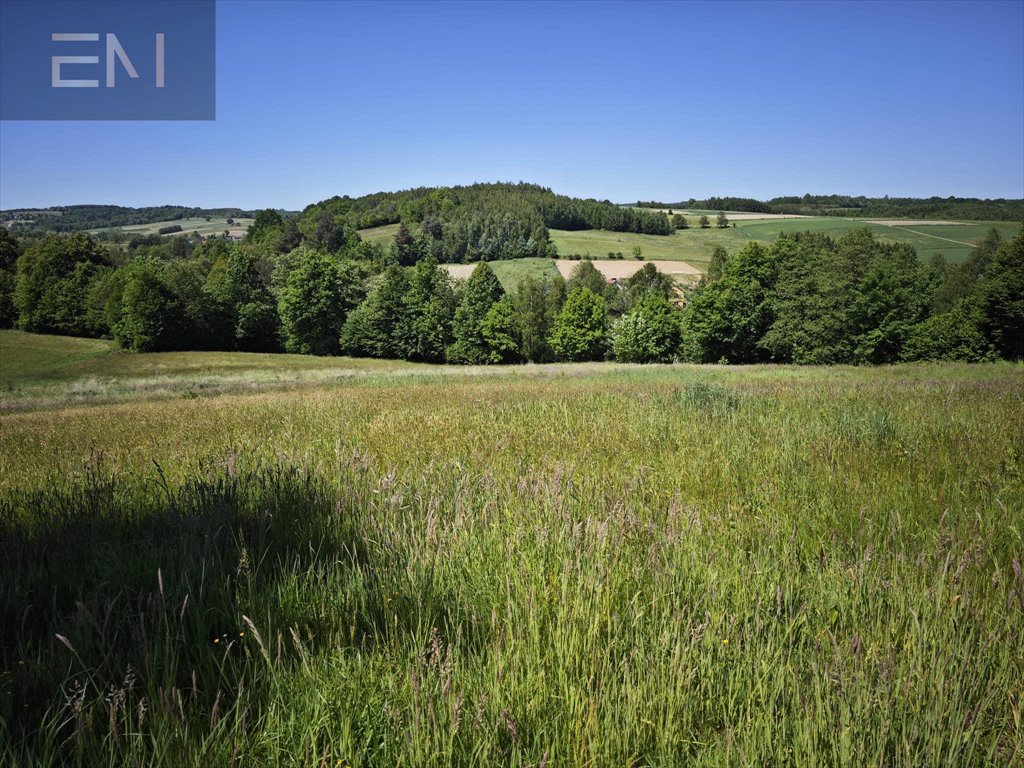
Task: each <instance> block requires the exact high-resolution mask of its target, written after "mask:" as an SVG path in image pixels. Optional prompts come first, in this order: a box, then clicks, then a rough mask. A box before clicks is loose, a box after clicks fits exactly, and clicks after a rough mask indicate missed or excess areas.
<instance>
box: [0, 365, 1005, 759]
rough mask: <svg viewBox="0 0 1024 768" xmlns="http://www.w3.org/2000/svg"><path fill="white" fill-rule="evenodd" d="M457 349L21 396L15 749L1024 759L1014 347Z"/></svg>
mask: <svg viewBox="0 0 1024 768" xmlns="http://www.w3.org/2000/svg"><path fill="white" fill-rule="evenodd" d="M44 356H45V355H44ZM132 357H134V358H135V359H140V358H141V359H145V357H146V356H143V355H136V356H132ZM219 359H220V358H219V357H207V356H206V355H205V354H204V353H191V360H192V364H194V365H196V366H199V367H200V368H202V366H203V365H204V364H205V363H204V361H206V360H219ZM248 359H250V358H245V359H244V360H243V359H241V358H239V363H238V365H239V366H241V368H239V369H238V370H241V369H242V368H244V366H245V365H246V363H245V360H248ZM260 364H262V361H261V360H256V359H253V365H254V367H255V368H258V367H259V365H260ZM176 365H177V366H179V368H180V367H185V368H188V367H189V365H190V364H189V363H187V362H186V361H185V360H181V361H179V362H178V363H177V364H176ZM39 370H40V371H41V373H40V374H39V375H40V376H47V375H48V373H47V371H48V370H49V369H47V368H45V367H41V368H40V369H39ZM238 370H235V371H233V372H231V371H228V372H220V373H211V374H210V375H211V376H214V377H216V376H231V375H234V373H237V372H238ZM416 370H417V371H421V369H416ZM440 370H441V369H431V370H423V371H422V373H419V372H418V373H417V374H416V375H409V376H404V377H403V376H396V375H394V372H393V371H381V372H376V373H374V372H370V373H368V374H367V375H365V376H361V377H353V378H349V379H344V380H338V381H332V382H322V383H320V384H319V385H316V386H309V387H304V388H284V389H278V390H273V391H261V392H235V393H230V394H222V395H213V396H209V397H199V398H172V399H166V398H165V399H159V400H151V399H148V398H145V397H140V398H138V399H136V400H133V401H131V402H121V403H108V404H102V403H91V404H88V405H86V406H84V407H80V406H75V407H68V406H67V405H66V404H62V403H54V404H52V405H50V406H46V407H39V408H38V409H37V410H34V411H26V412H18V413H10V412H8V413H0V548H2V551H3V557H0V619H2V620H0V637H2V641H0V763H3V764H10V765H19V766H32V765H164V766H178V765H188V766H206V765H231V764H235V765H316V766H319V765H326V766H337V765H351V766H368V765H374V766H376V765H395V766H412V765H424V766H426V765H467V766H468V765H474V766H477V765H503V766H506V765H512V766H526V765H533V766H537V765H540V764H545V765H549V766H562V765H594V766H622V765H633V766H640V765H651V766H654V765H659V766H660V765H666V766H667V765H687V766H724V765H772V766H808V765H819V766H820V765H888V766H894V767H895V766H919V765H972V766H974V765H979V766H989V765H991V766H1005V765H1019V764H1020V763H1021V760H1022V759H1024V747H1022V744H1024V730H1022V719H1021V716H1022V713H1024V691H1022V689H1021V686H1020V681H1021V679H1022V675H1024V656H1022V654H1021V652H1020V651H1021V639H1020V623H1021V618H1022V614H1024V575H1021V574H1020V573H1019V562H1018V561H1019V560H1020V559H1021V558H1022V557H1024V538H1022V532H1024V452H1022V450H1021V445H1022V436H1024V400H1022V398H1021V392H1022V391H1024V368H1022V367H1021V366H1019V365H1011V364H999V365H984V366H966V365H953V364H948V365H937V364H936V365H913V366H890V367H883V368H864V369H853V368H789V367H769V366H764V367H745V368H723V367H716V366H710V367H697V366H683V365H680V366H662V367H657V366H650V367H640V366H633V367H629V366H608V365H602V364H593V365H577V366H554V367H550V368H546V367H538V366H529V367H527V366H524V367H519V368H506V369H501V370H495V371H490V372H487V373H483V374H481V373H480V372H479V371H471V370H466V371H461V372H454V371H450V370H449V371H448V373H445V374H444V375H441V373H440ZM258 372H259V371H258V370H254V373H258ZM527 374H529V375H527ZM26 378H28V374H26ZM30 383H31V382H30ZM35 383H36V384H40V385H41V384H45V383H47V382H46V381H38V382H35ZM73 383H74V382H62V383H61V385H63V386H70V385H71V384H73ZM1015 562H1017V563H1018V564H1017V565H1015ZM1015 568H1017V569H1018V571H1017V572H1015V570H1014V569H1015Z"/></svg>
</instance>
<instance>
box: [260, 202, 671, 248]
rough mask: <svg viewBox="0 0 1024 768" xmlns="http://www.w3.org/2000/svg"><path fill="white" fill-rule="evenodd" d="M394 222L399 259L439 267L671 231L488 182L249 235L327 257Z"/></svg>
mask: <svg viewBox="0 0 1024 768" xmlns="http://www.w3.org/2000/svg"><path fill="white" fill-rule="evenodd" d="M399 223H400V224H402V225H403V226H404V229H403V230H401V231H400V233H401V240H402V243H403V244H402V245H401V246H400V247H399V251H400V253H399V260H400V261H402V262H405V261H408V262H409V263H414V262H415V260H416V259H417V258H420V257H421V256H426V255H429V256H432V257H434V258H436V259H437V260H438V261H440V262H443V263H444V262H448V263H451V262H473V261H495V260H498V259H513V258H524V257H543V256H551V255H553V254H554V249H553V248H552V246H551V243H550V239H549V237H548V229H549V228H551V229H560V230H569V231H573V230H584V229H603V230H610V231H613V232H634V233H640V234H647V235H662V236H667V235H671V234H672V233H673V232H674V228H673V226H672V223H671V222H670V221H669V218H668V216H666V215H665V214H663V213H661V212H660V211H659V212H654V211H642V210H638V209H636V208H624V207H622V206H618V205H615V204H614V203H611V202H609V201H608V200H589V199H588V200H583V199H580V198H575V197H567V196H565V195H556V194H555V193H554V192H552V191H551V190H550V189H547V188H546V187H541V186H538V185H536V184H524V183H518V184H511V183H496V184H471V185H469V186H465V187H420V188H418V189H407V190H402V191H399V192H378V193H376V194H372V195H364V196H363V197H356V198H352V197H347V196H346V197H332V198H330V199H328V200H322V201H320V202H319V203H314V204H312V205H309V206H307V207H306V208H305V210H303V211H302V213H300V214H299V215H298V216H296V217H293V218H292V219H290V220H288V221H287V222H284V221H283V220H281V219H280V218H279V217H277V218H276V220H275V217H273V216H265V215H263V214H260V215H258V216H257V219H256V223H255V224H254V226H253V228H252V229H250V236H251V237H253V238H254V239H257V240H267V239H269V240H272V241H273V242H274V243H276V244H278V245H275V246H273V247H275V248H276V249H277V250H281V249H282V248H283V247H288V246H292V245H294V244H297V243H298V242H300V241H308V242H311V243H313V244H314V245H317V246H318V247H320V248H323V249H326V250H328V251H334V250H337V248H338V247H339V245H340V244H341V243H342V242H343V241H345V240H346V239H347V238H348V237H350V236H351V234H352V233H354V232H356V231H357V230H362V229H368V228H371V227H380V226H384V225H387V224H399ZM280 243H284V244H286V245H284V246H281V245H279V244H280ZM396 244H397V242H396Z"/></svg>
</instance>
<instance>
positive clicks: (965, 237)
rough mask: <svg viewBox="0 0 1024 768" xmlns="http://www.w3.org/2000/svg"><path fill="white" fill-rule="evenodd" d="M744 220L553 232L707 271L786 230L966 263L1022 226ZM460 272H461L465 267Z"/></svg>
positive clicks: (581, 246) (370, 235)
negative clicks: (859, 237)
mask: <svg viewBox="0 0 1024 768" xmlns="http://www.w3.org/2000/svg"><path fill="white" fill-rule="evenodd" d="M744 216H746V217H747V218H743V219H742V220H737V221H736V227H731V226H730V227H728V228H726V229H718V228H717V227H714V226H712V227H710V228H708V229H701V228H700V227H691V228H690V229H685V230H677V231H676V232H675V233H674V234H671V235H667V236H659V235H639V234H634V233H631V232H608V231H605V230H580V231H571V232H570V231H566V230H558V229H552V230H550V231H549V233H550V237H551V240H552V242H553V243H554V244H555V246H556V247H557V248H558V253H559V256H561V257H562V258H565V257H566V256H569V255H572V254H576V255H580V256H586V255H589V256H590V257H591V258H593V259H595V260H596V259H603V258H607V256H608V254H609V253H616V254H618V253H622V254H623V256H624V257H626V259H631V258H632V251H633V248H634V247H635V246H640V249H641V251H642V253H643V256H644V258H645V259H646V260H662V261H685V262H686V263H688V264H691V265H692V266H694V267H696V268H697V269H699V270H701V271H702V272H703V271H704V270H705V269H706V268H707V265H708V263H709V262H710V259H711V253H712V251H713V250H714V248H715V246H716V245H721V246H722V247H724V248H725V249H726V250H727V251H728V252H729V253H735V252H736V251H737V250H739V249H740V248H742V247H743V246H744V245H745V244H747V243H748V242H750V241H752V240H756V241H759V242H765V243H767V242H771V241H772V240H774V239H775V238H776V237H777V236H778V235H779V233H780V232H806V231H812V232H824V233H825V234H827V235H829V236H830V237H835V238H838V237H842V236H843V235H845V234H847V233H848V232H851V231H853V230H855V229H860V228H864V227H867V228H868V229H869V230H871V232H872V234H873V235H874V236H875V237H876V238H877V239H879V240H881V241H883V242H903V243H909V244H910V245H912V246H914V249H915V250H916V251H917V253H918V256H920V257H921V258H922V259H924V260H928V259H930V258H931V257H933V256H935V255H937V254H942V255H944V256H945V257H946V258H947V259H948V260H950V261H962V260H964V259H966V258H967V256H968V255H970V251H971V249H972V248H973V247H974V245H975V244H976V243H978V242H979V241H980V240H981V239H982V238H984V237H985V235H986V234H988V232H989V230H990V229H993V228H994V229H996V230H997V231H998V232H999V233H1000V234H1001V235H1002V236H1003V237H1004V238H1012V237H1013V236H1014V235H1016V234H1017V232H1018V231H1019V230H1020V226H1021V225H1020V224H1019V223H1017V222H1007V221H990V222H981V221H980V222H967V223H929V224H924V223H919V222H913V223H911V224H907V223H903V222H900V221H898V220H892V221H890V222H886V223H882V220H874V221H871V222H868V221H864V220H858V219H842V218H834V217H785V216H775V217H767V216H758V217H753V215H752V214H745V215H744ZM691 223H694V224H695V223H696V222H695V221H694V222H691ZM397 229H398V225H397V224H388V225H385V226H383V227H376V228H374V229H368V230H361V231H360V235H361V236H362V237H363V239H366V240H372V241H375V242H379V243H380V244H382V245H385V246H386V245H387V244H389V243H390V242H391V241H392V240H393V239H394V236H395V231H396V230H397ZM495 263H500V262H492V266H493V265H494V264H495ZM455 271H456V273H459V274H461V271H460V269H459V268H456V269H455ZM499 277H501V276H500V275H499Z"/></svg>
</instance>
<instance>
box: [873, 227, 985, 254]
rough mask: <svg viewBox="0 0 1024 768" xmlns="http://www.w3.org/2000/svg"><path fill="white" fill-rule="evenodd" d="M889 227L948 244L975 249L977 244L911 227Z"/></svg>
mask: <svg viewBox="0 0 1024 768" xmlns="http://www.w3.org/2000/svg"><path fill="white" fill-rule="evenodd" d="M887 226H891V227H899V229H902V230H904V231H906V232H913V233H914V234H915V235H924V236H925V237H933V238H935V239H936V240H945V241H946V242H947V243H956V244H957V245H966V246H967V247H968V248H973V247H974V246H975V243H965V242H964V241H963V240H954V239H953V238H951V237H941V236H939V235H933V234H931V233H930V232H922V231H921V230H919V229H911V228H910V227H900V226H899V225H898V224H889V225H887Z"/></svg>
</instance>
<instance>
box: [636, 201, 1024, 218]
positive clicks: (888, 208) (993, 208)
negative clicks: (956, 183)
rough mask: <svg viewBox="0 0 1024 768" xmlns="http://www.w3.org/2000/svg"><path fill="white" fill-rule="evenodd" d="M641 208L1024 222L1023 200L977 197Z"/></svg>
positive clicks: (642, 204)
mask: <svg viewBox="0 0 1024 768" xmlns="http://www.w3.org/2000/svg"><path fill="white" fill-rule="evenodd" d="M637 207H640V208H686V209H698V210H710V211H743V212H748V213H786V214H800V215H803V216H845V217H850V218H867V219H964V220H968V221H1024V200H1007V199H1003V198H999V199H996V200H980V199H978V198H976V197H928V198H919V197H863V196H861V197H850V196H849V195H804V196H803V197H796V196H792V197H773V198H772V199H771V200H767V201H764V200H755V199H753V198H749V197H709V198H708V199H706V200H695V199H693V198H690V199H689V200H685V201H680V202H677V203H658V202H653V201H648V202H643V201H639V202H637Z"/></svg>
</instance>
